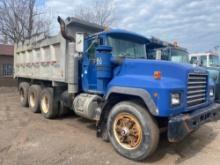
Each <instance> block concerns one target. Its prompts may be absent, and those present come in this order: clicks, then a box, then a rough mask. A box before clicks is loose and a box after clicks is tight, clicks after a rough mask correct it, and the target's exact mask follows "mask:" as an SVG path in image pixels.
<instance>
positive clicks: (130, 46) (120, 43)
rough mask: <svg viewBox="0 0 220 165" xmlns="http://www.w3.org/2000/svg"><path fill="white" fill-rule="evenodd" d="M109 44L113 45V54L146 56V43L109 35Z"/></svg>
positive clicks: (134, 56) (132, 56)
mask: <svg viewBox="0 0 220 165" xmlns="http://www.w3.org/2000/svg"><path fill="white" fill-rule="evenodd" d="M108 44H109V45H110V46H111V47H112V55H113V56H121V57H127V58H146V48H145V44H144V43H143V44H141V43H138V42H135V41H129V40H124V39H119V38H113V37H108Z"/></svg>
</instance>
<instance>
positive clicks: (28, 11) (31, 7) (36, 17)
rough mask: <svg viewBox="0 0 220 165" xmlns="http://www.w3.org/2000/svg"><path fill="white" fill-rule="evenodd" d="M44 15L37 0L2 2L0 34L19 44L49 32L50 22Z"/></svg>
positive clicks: (1, 0) (0, 3)
mask: <svg viewBox="0 0 220 165" xmlns="http://www.w3.org/2000/svg"><path fill="white" fill-rule="evenodd" d="M43 14H44V12H43V11H40V10H39V9H38V8H37V5H36V0H0V24H1V26H0V34H1V35H3V36H7V37H8V39H9V40H10V41H12V42H14V43H17V42H19V41H24V40H25V39H30V38H31V37H32V36H33V35H37V34H40V33H45V32H48V31H49V26H48V25H49V23H48V22H50V21H49V20H47V19H46V18H45V17H43V16H42V15H43ZM46 26H48V27H47V28H45V27H46Z"/></svg>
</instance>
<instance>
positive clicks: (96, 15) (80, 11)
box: [74, 0, 115, 26]
mask: <svg viewBox="0 0 220 165" xmlns="http://www.w3.org/2000/svg"><path fill="white" fill-rule="evenodd" d="M74 13H75V17H77V18H79V19H82V20H85V21H88V22H92V23H97V24H99V25H102V26H110V25H112V24H113V23H114V20H115V17H114V9H113V4H112V1H109V0H102V1H100V0H96V1H95V2H94V3H93V5H92V6H90V7H86V6H82V5H81V6H77V7H76V8H75V12H74Z"/></svg>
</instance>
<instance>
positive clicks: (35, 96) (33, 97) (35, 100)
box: [28, 85, 41, 113]
mask: <svg viewBox="0 0 220 165" xmlns="http://www.w3.org/2000/svg"><path fill="white" fill-rule="evenodd" d="M40 93H41V86H40V85H32V86H31V87H30V89H29V92H28V103H29V107H30V109H31V111H32V112H34V113H38V112H40Z"/></svg>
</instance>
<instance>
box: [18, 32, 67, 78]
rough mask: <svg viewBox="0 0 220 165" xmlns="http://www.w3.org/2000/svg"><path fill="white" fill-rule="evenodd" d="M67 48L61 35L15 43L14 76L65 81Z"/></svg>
mask: <svg viewBox="0 0 220 165" xmlns="http://www.w3.org/2000/svg"><path fill="white" fill-rule="evenodd" d="M67 49H68V47H67V42H66V40H65V39H64V38H63V37H62V36H61V35H57V36H55V37H52V38H47V39H44V40H42V41H39V42H35V43H34V42H31V41H30V42H28V41H26V42H25V43H24V44H21V43H19V44H17V45H15V55H14V65H15V67H14V68H15V73H14V76H15V77H23V78H31V79H39V80H50V81H58V82H67V81H68V79H67V65H66V62H67V58H68V56H67ZM36 73H37V74H36Z"/></svg>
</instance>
